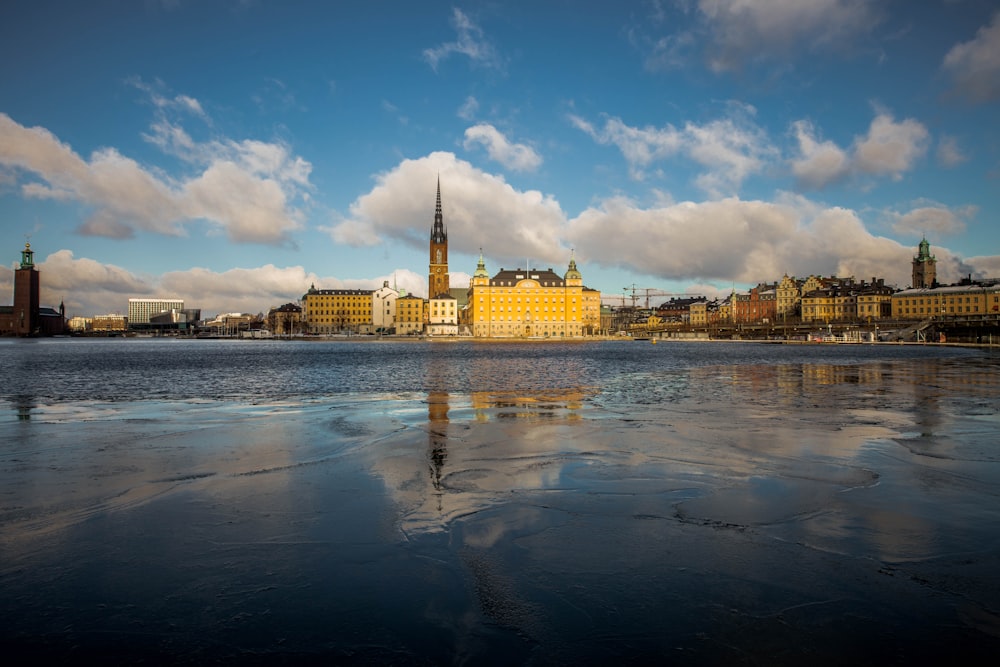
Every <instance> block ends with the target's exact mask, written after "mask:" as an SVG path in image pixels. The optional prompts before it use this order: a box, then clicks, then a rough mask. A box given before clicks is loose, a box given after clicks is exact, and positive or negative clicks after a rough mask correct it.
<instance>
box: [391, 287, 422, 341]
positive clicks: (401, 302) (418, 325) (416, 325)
mask: <svg viewBox="0 0 1000 667" xmlns="http://www.w3.org/2000/svg"><path fill="white" fill-rule="evenodd" d="M426 304H427V302H426V301H424V299H422V298H421V297H419V296H415V295H413V294H407V295H406V296H401V297H399V298H398V299H396V334H397V335H402V336H414V335H420V334H422V333H423V332H424V324H425V322H426V320H427V317H426V308H425V306H426Z"/></svg>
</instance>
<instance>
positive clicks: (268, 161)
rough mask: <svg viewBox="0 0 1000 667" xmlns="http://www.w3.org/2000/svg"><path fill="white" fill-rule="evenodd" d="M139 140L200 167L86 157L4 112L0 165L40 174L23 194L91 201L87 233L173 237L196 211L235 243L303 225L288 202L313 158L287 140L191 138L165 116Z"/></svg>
mask: <svg viewBox="0 0 1000 667" xmlns="http://www.w3.org/2000/svg"><path fill="white" fill-rule="evenodd" d="M188 106H191V104H190V103H189V104H188ZM146 138H147V139H148V140H149V141H150V142H151V143H153V144H154V145H157V146H158V147H160V148H161V149H162V150H164V151H167V152H169V153H172V154H174V155H177V156H179V157H181V158H182V159H184V160H186V161H187V162H189V163H190V164H192V165H196V166H198V167H200V168H202V171H200V173H195V174H194V175H193V176H191V177H188V178H180V179H176V180H175V179H172V178H169V177H166V176H162V175H160V174H159V173H158V170H155V169H148V168H146V167H143V166H142V165H140V164H139V163H137V162H136V161H135V160H133V159H131V158H129V157H126V156H124V155H122V154H120V153H119V152H118V151H117V150H115V149H114V148H103V149H100V150H97V151H95V152H94V153H93V154H92V155H91V156H90V158H89V159H84V158H82V157H80V156H79V155H77V154H76V153H75V152H74V151H73V150H72V148H71V147H70V146H68V145H66V144H64V143H62V142H60V141H59V139H58V138H57V137H55V136H54V135H53V134H52V133H51V132H49V131H48V130H46V129H44V128H40V127H34V128H27V127H24V126H22V125H20V124H18V123H17V122H16V121H14V120H12V119H11V118H10V117H9V116H7V115H6V114H3V113H0V164H2V165H5V166H7V167H9V168H12V169H15V170H18V171H20V172H26V173H29V174H33V175H34V176H35V177H37V178H38V179H39V181H34V182H28V183H25V184H24V185H23V186H22V190H21V191H22V194H23V195H24V196H27V197H36V198H49V199H58V200H62V201H67V200H72V201H78V202H80V203H82V204H84V205H86V206H88V207H90V208H91V209H92V213H91V214H90V216H89V217H88V219H87V220H85V221H84V222H83V223H82V224H81V225H80V231H81V232H82V233H84V234H91V235H98V236H108V237H113V238H128V237H131V236H133V235H134V233H135V231H136V230H142V231H146V232H151V233H155V234H165V235H172V236H180V235H185V234H186V233H187V229H188V226H189V225H190V223H191V222H193V221H195V220H199V219H202V220H208V221H211V222H213V223H216V224H218V225H219V226H221V227H222V228H223V229H224V230H225V233H226V234H227V236H228V237H229V238H230V239H232V240H234V241H239V242H254V243H268V244H277V243H284V242H287V241H288V237H289V234H290V233H291V232H292V231H294V230H296V229H298V228H299V227H300V224H301V222H300V220H301V217H302V216H301V213H300V212H299V210H298V209H297V208H296V207H294V206H293V205H292V204H291V200H292V199H293V198H295V197H305V196H306V195H307V192H308V190H309V188H310V184H309V173H310V170H311V165H310V164H309V163H308V162H306V161H305V160H303V159H302V158H299V157H295V156H292V155H291V153H290V151H289V150H288V147H287V146H284V145H282V144H270V143H266V142H261V141H256V140H246V141H241V142H237V141H233V140H217V141H212V142H207V143H203V144H198V143H196V142H195V141H193V140H192V139H191V137H190V135H188V133H187V132H185V131H184V130H183V128H181V127H179V126H177V125H174V124H172V123H170V122H169V121H167V120H166V118H165V117H160V118H159V119H157V121H156V122H155V123H154V124H153V125H152V127H151V133H150V134H149V135H147V136H146Z"/></svg>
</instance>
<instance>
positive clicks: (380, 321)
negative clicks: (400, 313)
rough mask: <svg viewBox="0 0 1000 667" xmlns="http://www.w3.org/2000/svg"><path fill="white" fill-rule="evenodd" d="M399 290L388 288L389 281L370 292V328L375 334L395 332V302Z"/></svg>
mask: <svg viewBox="0 0 1000 667" xmlns="http://www.w3.org/2000/svg"><path fill="white" fill-rule="evenodd" d="M398 299H399V290H397V289H395V288H393V287H389V281H388V280H384V281H382V286H381V287H379V288H378V289H377V290H375V291H373V292H372V328H373V329H374V330H375V333H393V332H394V331H395V330H396V301H397V300H398Z"/></svg>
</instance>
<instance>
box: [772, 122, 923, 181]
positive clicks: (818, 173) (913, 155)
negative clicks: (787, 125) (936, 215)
mask: <svg viewBox="0 0 1000 667" xmlns="http://www.w3.org/2000/svg"><path fill="white" fill-rule="evenodd" d="M791 132H792V134H793V136H794V137H795V139H796V141H797V143H798V155H797V156H796V157H793V158H792V159H791V160H790V161H789V162H790V165H791V170H792V174H793V175H794V176H795V178H796V180H797V181H798V184H799V186H800V187H803V188H816V189H819V188H823V187H826V186H827V185H830V184H832V183H836V182H838V181H840V180H842V179H844V178H845V177H847V176H849V175H854V174H868V175H872V176H889V177H891V178H892V179H893V180H897V181H898V180H900V179H901V178H902V177H903V173H904V172H906V171H910V170H911V169H913V168H914V166H915V165H916V163H917V161H918V160H919V159H920V158H922V157H923V156H924V155H925V154H926V153H927V147H928V144H929V141H930V133H929V132H928V131H927V128H926V127H924V125H923V124H922V123H920V122H919V121H916V120H914V119H912V118H907V119H905V120H903V121H899V122H897V121H896V120H895V119H894V118H893V117H892V115H890V114H888V113H885V112H883V113H879V114H878V115H876V116H875V118H874V119H873V120H872V122H871V125H870V126H869V128H868V133H867V134H865V135H863V136H857V137H855V139H854V143H853V144H852V145H851V148H850V150H849V151H848V150H845V149H842V148H840V147H839V146H837V145H836V144H835V143H834V142H832V141H821V140H820V139H819V138H818V137H817V132H816V130H815V128H814V127H813V126H812V124H811V123H809V122H808V121H796V122H795V123H793V124H792V130H791Z"/></svg>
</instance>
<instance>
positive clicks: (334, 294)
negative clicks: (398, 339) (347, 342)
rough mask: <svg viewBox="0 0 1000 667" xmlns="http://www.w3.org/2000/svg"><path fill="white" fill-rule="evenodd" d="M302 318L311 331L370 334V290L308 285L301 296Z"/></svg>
mask: <svg viewBox="0 0 1000 667" xmlns="http://www.w3.org/2000/svg"><path fill="white" fill-rule="evenodd" d="M302 319H303V321H304V322H305V328H306V332H307V333H311V334H352V333H355V334H358V333H362V334H367V333H372V290H362V289H316V286H315V285H311V286H310V287H309V291H308V292H306V293H305V294H303V295H302Z"/></svg>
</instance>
